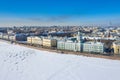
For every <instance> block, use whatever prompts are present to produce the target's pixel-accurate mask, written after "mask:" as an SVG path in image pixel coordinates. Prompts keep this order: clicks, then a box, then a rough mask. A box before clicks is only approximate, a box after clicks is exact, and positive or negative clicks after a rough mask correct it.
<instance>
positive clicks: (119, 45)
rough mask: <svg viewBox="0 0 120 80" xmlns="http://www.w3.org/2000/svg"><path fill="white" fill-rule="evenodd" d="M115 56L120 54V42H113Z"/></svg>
mask: <svg viewBox="0 0 120 80" xmlns="http://www.w3.org/2000/svg"><path fill="white" fill-rule="evenodd" d="M113 48H114V54H120V41H115V42H113Z"/></svg>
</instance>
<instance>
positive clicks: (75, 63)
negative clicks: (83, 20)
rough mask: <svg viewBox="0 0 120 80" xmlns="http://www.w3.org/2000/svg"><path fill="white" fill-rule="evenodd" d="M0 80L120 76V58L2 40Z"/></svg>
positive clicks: (83, 79) (96, 79) (100, 79)
mask: <svg viewBox="0 0 120 80" xmlns="http://www.w3.org/2000/svg"><path fill="white" fill-rule="evenodd" d="M0 80H120V61H117V60H108V59H100V58H89V57H84V56H76V55H65V54H56V53H52V52H47V51H39V50H35V49H30V48H26V47H22V46H19V45H15V44H8V43H5V42H0Z"/></svg>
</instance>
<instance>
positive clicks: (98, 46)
mask: <svg viewBox="0 0 120 80" xmlns="http://www.w3.org/2000/svg"><path fill="white" fill-rule="evenodd" d="M83 52H90V53H103V52H104V43H101V42H86V43H84V44H83Z"/></svg>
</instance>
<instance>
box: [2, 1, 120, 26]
mask: <svg viewBox="0 0 120 80" xmlns="http://www.w3.org/2000/svg"><path fill="white" fill-rule="evenodd" d="M119 4H120V1H117V0H19V1H18V0H1V2H0V26H1V27H4V26H5V27H6V26H7V27H8V26H24V25H26V26H34V25H35V26H41V25H44V26H49V25H109V23H110V22H111V24H112V25H119V21H120V5H119Z"/></svg>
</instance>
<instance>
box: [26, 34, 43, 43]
mask: <svg viewBox="0 0 120 80" xmlns="http://www.w3.org/2000/svg"><path fill="white" fill-rule="evenodd" d="M27 42H28V43H30V44H37V45H42V38H41V37H38V36H30V37H27Z"/></svg>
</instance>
